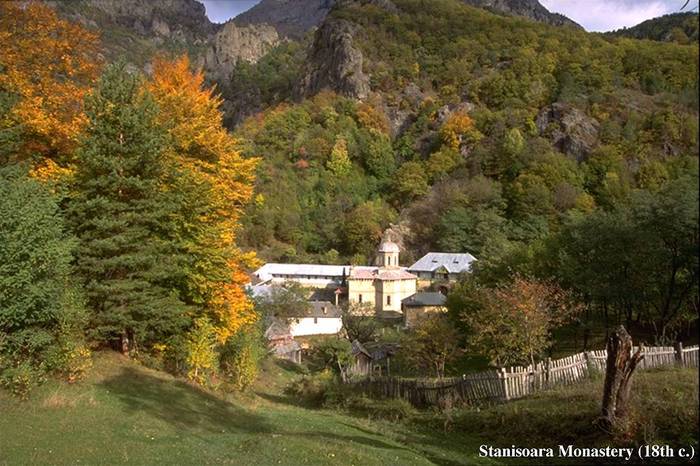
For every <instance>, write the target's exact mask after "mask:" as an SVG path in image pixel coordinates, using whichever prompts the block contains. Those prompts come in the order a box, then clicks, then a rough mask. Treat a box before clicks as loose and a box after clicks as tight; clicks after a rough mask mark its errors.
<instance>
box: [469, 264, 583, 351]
mask: <svg viewBox="0 0 700 466" xmlns="http://www.w3.org/2000/svg"><path fill="white" fill-rule="evenodd" d="M471 292H472V295H471V296H470V298H469V299H470V300H472V301H473V304H472V305H470V306H467V307H466V308H465V309H464V310H463V311H462V312H461V313H460V317H461V319H462V321H463V322H464V323H466V324H467V326H468V327H469V329H470V334H469V338H468V342H469V346H470V347H471V349H472V351H475V352H477V353H481V354H483V355H485V356H488V357H489V359H490V360H491V362H492V363H493V364H495V365H504V364H521V363H530V364H535V359H536V357H537V356H539V355H541V354H542V352H544V350H546V349H547V348H548V347H549V345H550V344H551V333H552V331H553V330H554V329H556V328H557V327H560V326H562V325H564V324H566V323H568V322H571V321H572V320H573V319H574V318H575V317H576V316H577V315H578V314H579V313H580V312H581V310H582V307H581V305H580V304H579V303H578V302H577V301H576V300H575V299H574V297H573V296H572V294H571V293H570V292H568V291H565V290H563V289H562V288H560V287H559V286H558V285H556V284H554V283H550V282H544V281H537V280H531V279H527V278H523V277H520V276H516V277H515V279H514V280H513V282H512V283H509V284H504V285H501V286H499V287H497V288H493V289H489V288H477V289H474V290H471Z"/></svg>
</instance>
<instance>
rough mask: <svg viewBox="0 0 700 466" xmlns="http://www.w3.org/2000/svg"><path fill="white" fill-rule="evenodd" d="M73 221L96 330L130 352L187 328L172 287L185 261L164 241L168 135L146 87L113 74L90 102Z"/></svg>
mask: <svg viewBox="0 0 700 466" xmlns="http://www.w3.org/2000/svg"><path fill="white" fill-rule="evenodd" d="M86 112H87V116H88V125H87V128H86V131H85V135H84V136H83V138H82V141H81V145H80V150H79V152H78V160H79V163H78V164H77V170H76V173H75V184H74V187H73V188H74V191H75V192H76V195H75V198H74V199H73V200H72V201H71V204H70V218H71V223H72V226H73V229H74V231H75V232H76V234H77V236H78V239H79V247H78V252H77V271H78V272H79V274H80V275H81V277H82V279H83V282H84V284H85V289H86V292H87V297H88V302H89V306H90V309H91V311H92V314H91V319H90V326H91V330H92V331H93V334H94V336H95V337H96V338H97V339H98V340H101V341H103V342H108V343H116V342H119V343H120V348H121V350H122V351H123V352H124V353H128V352H129V351H130V350H136V349H137V348H138V345H146V346H147V345H149V344H152V343H154V342H157V341H160V342H162V341H164V340H165V339H167V337H168V336H170V335H172V334H174V333H178V332H180V331H181V330H182V329H183V327H184V326H185V325H186V324H187V319H186V317H185V315H184V307H183V304H182V302H181V301H180V299H179V298H178V296H177V295H176V293H175V291H174V289H173V288H174V286H173V282H174V281H176V277H177V276H178V274H180V273H181V272H180V271H179V265H180V262H181V258H180V257H179V256H178V254H177V251H176V250H175V248H174V247H173V245H172V244H169V243H168V242H167V241H165V238H166V237H167V235H168V234H169V232H170V229H171V228H170V227H171V224H170V222H171V220H170V217H171V214H172V212H173V206H172V202H171V198H170V194H169V193H168V192H166V191H164V190H163V189H161V187H162V186H163V180H164V179H165V177H166V176H167V173H166V171H165V166H166V165H165V164H164V163H163V149H164V134H163V131H162V130H161V129H160V128H159V127H158V126H157V125H156V124H155V117H156V112H157V109H156V107H155V105H154V104H153V101H152V99H151V98H150V96H149V95H148V93H146V92H144V91H143V89H142V86H141V82H140V79H139V78H138V77H137V76H135V75H133V74H131V73H129V72H128V71H127V70H126V67H125V65H124V64H123V63H120V64H116V65H112V66H109V67H108V68H107V69H106V70H105V72H104V74H103V76H102V77H101V78H100V81H99V83H98V86H97V88H96V89H95V91H94V92H93V93H92V95H91V96H90V97H89V99H87V101H86Z"/></svg>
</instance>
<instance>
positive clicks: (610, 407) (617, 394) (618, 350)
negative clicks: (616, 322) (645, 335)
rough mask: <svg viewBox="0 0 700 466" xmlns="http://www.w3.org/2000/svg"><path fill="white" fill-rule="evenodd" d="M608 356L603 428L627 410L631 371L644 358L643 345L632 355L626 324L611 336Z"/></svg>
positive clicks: (600, 423) (607, 427)
mask: <svg viewBox="0 0 700 466" xmlns="http://www.w3.org/2000/svg"><path fill="white" fill-rule="evenodd" d="M606 349H607V352H608V357H607V361H606V368H605V384H604V386H603V403H602V409H601V416H600V418H599V419H598V425H599V426H600V427H602V428H604V429H606V430H607V429H609V428H610V427H612V426H614V425H616V424H618V423H619V422H620V421H621V420H623V419H624V418H625V416H626V415H627V413H628V403H629V398H630V390H631V387H632V374H633V373H634V370H635V369H636V368H637V364H639V361H641V360H642V358H644V356H643V355H642V354H641V353H642V347H641V346H640V347H639V349H638V350H637V352H636V353H635V354H634V355H632V354H631V352H632V337H631V336H630V335H629V333H627V330H625V328H624V327H623V326H620V327H618V328H617V329H616V330H615V331H614V332H613V333H612V334H611V335H610V337H609V338H608V343H607V346H606Z"/></svg>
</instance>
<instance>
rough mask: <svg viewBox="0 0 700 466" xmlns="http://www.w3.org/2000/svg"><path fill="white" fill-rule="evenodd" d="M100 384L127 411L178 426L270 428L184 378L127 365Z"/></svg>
mask: <svg viewBox="0 0 700 466" xmlns="http://www.w3.org/2000/svg"><path fill="white" fill-rule="evenodd" d="M99 385H100V386H101V387H103V388H104V389H106V390H108V391H109V392H110V394H111V395H113V396H114V397H116V399H117V400H119V402H121V403H122V405H123V408H124V411H126V412H127V413H129V414H134V413H146V414H147V415H149V416H152V417H154V418H157V419H160V420H162V421H165V422H167V423H168V424H171V425H172V426H174V427H175V428H178V429H194V430H199V431H205V432H210V433H222V432H230V431H238V432H248V433H266V432H269V431H270V429H269V428H268V426H266V424H265V422H264V420H263V419H262V418H261V417H259V416H256V415H253V414H251V413H249V412H247V411H245V410H243V409H241V408H238V407H236V406H235V405H232V404H231V403H228V402H226V401H224V400H221V399H219V398H217V397H215V396H213V395H211V394H209V393H207V392H205V391H203V390H200V389H198V388H197V387H193V386H191V385H188V384H186V383H184V382H182V381H178V380H164V379H161V378H158V377H154V376H152V375H148V374H145V373H144V372H141V371H138V370H136V369H133V368H124V369H122V371H121V372H120V373H119V374H118V375H116V376H113V377H111V378H109V379H107V380H105V381H103V382H101V383H100V384H99Z"/></svg>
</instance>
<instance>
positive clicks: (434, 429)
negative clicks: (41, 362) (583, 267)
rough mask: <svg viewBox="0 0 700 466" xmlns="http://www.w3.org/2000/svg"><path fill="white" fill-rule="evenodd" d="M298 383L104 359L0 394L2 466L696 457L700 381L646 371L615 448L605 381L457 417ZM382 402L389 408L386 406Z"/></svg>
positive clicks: (278, 367) (278, 376)
mask: <svg viewBox="0 0 700 466" xmlns="http://www.w3.org/2000/svg"><path fill="white" fill-rule="evenodd" d="M298 376H299V373H298V371H297V370H296V368H295V367H294V366H293V365H286V364H283V363H274V362H271V361H269V362H267V363H266V364H265V367H264V370H263V373H262V374H261V377H260V379H259V380H258V381H257V383H256V385H255V387H254V388H253V390H252V391H251V392H249V393H246V394H244V395H236V396H233V395H220V394H214V393H210V392H208V391H205V390H201V389H198V388H196V387H193V386H191V385H189V384H187V383H185V382H183V381H181V380H178V379H175V378H173V377H171V376H169V375H167V374H164V373H162V372H158V371H153V370H150V369H147V368H144V367H142V366H140V365H138V364H137V363H135V362H133V361H129V360H126V359H124V358H122V357H121V356H119V355H117V354H114V353H98V354H96V356H95V368H94V369H93V370H92V371H91V374H90V376H89V377H88V378H87V379H86V380H85V381H83V382H81V383H79V384H75V385H66V384H62V383H57V382H50V383H47V384H46V385H44V386H42V387H41V388H40V389H38V390H37V391H35V392H34V393H33V394H32V398H31V399H30V401H28V402H20V401H17V400H15V399H13V398H11V397H10V396H9V395H7V394H6V393H4V392H0V464H12V465H15V464H68V463H70V464H118V463H119V464H121V463H131V464H154V463H159V464H263V465H268V464H269V465H277V464H287V465H302V464H338V465H372V464H402V465H404V464H411V465H413V464H415V465H421V464H441V465H457V464H499V461H496V460H490V459H485V458H479V457H478V447H479V445H481V444H492V445H494V446H498V445H510V444H512V443H514V444H518V445H523V446H548V445H556V444H558V443H567V442H571V443H574V444H576V445H594V444H601V443H606V442H612V443H621V444H625V443H634V442H638V441H640V439H647V440H654V441H663V442H668V443H671V444H679V445H681V444H682V445H687V444H689V443H693V442H694V443H693V445H695V447H696V449H697V441H696V440H694V438H695V437H697V421H698V410H697V401H698V388H697V387H698V386H697V371H694V370H671V371H648V372H640V373H639V374H637V375H636V376H635V377H636V378H635V382H634V383H635V397H634V400H633V408H634V410H633V422H632V424H631V427H630V429H628V431H627V432H624V433H620V434H618V435H617V436H616V437H614V438H613V439H609V438H608V437H606V436H605V435H604V434H603V433H602V432H599V431H597V430H596V429H595V428H594V427H593V425H592V423H591V422H592V420H593V419H594V418H595V416H596V415H597V412H598V404H599V397H600V385H601V383H602V382H601V381H600V380H595V381H591V382H588V383H585V384H581V385H577V386H575V387H566V388H562V389H557V390H552V391H550V392H546V393H542V394H539V395H538V396H535V397H532V398H530V399H526V400H519V401H515V402H512V403H508V404H504V405H497V406H490V407H482V408H481V409H473V408H472V409H462V410H456V411H454V412H452V413H451V414H450V415H449V416H445V415H444V414H439V413H434V412H425V411H424V412H418V413H411V414H410V417H408V418H403V419H401V420H400V421H397V420H382V419H377V417H378V416H379V415H380V414H381V413H383V412H384V413H385V414H387V413H388V416H387V417H389V418H390V417H391V407H390V406H388V404H387V407H386V408H387V409H385V410H382V409H381V408H382V406H381V405H376V406H375V405H373V403H374V402H373V403H369V404H366V406H365V407H367V408H368V409H358V410H355V411H354V412H340V411H334V410H329V409H312V408H309V407H307V406H303V404H302V403H300V402H299V401H298V400H296V399H294V398H291V397H289V396H287V395H285V394H284V387H285V386H286V385H287V384H288V383H289V382H290V381H291V380H293V379H294V378H296V377H298ZM376 403H382V402H381V401H378V402H376Z"/></svg>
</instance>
